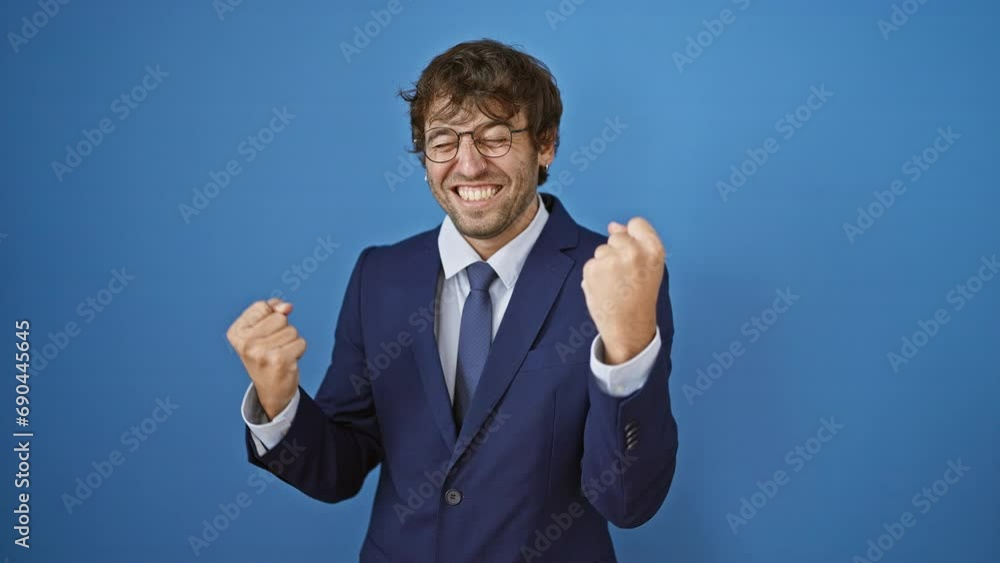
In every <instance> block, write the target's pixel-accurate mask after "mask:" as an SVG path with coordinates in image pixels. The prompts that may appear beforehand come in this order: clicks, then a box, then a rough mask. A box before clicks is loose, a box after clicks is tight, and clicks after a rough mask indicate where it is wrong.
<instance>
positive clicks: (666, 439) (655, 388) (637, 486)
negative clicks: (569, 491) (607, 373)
mask: <svg viewBox="0 0 1000 563" xmlns="http://www.w3.org/2000/svg"><path fill="white" fill-rule="evenodd" d="M656 322H657V326H658V329H659V333H660V338H661V346H660V349H659V350H658V351H657V353H656V359H655V360H654V361H653V367H652V369H651V370H650V372H649V377H648V379H647V380H646V381H645V383H644V384H643V385H642V387H640V388H639V389H638V390H636V391H634V392H633V393H631V394H630V395H627V396H625V397H615V396H613V395H610V394H608V393H606V392H605V391H604V390H602V389H601V387H600V385H599V384H598V382H597V378H596V377H593V376H591V377H590V378H589V381H590V383H589V392H588V395H589V397H590V409H589V411H588V413H587V421H586V427H585V430H584V453H583V460H582V464H581V465H582V474H581V485H582V489H583V492H584V494H585V496H586V497H587V500H588V501H590V503H591V504H592V505H593V506H594V508H596V509H597V511H598V512H600V513H601V514H602V515H603V516H604V517H605V518H607V519H608V521H609V522H611V523H612V524H614V525H615V526H618V527H619V528H634V527H636V526H640V525H642V524H643V523H645V522H646V521H648V520H649V519H650V518H652V517H653V515H655V514H656V512H657V511H658V510H659V509H660V506H661V505H662V504H663V501H664V499H666V496H667V491H668V490H669V489H670V484H671V482H672V481H673V477H674V470H675V468H676V465H677V423H676V422H675V420H674V417H673V414H672V413H671V411H670V392H669V389H668V382H669V378H670V371H671V362H670V350H671V347H672V344H673V338H674V323H673V311H672V309H671V306H670V296H669V278H668V274H667V272H666V267H664V273H663V281H662V282H661V284H660V292H659V295H658V296H657V301H656ZM611 477H613V482H612V483H611V484H610V485H608V481H611V480H612V479H611Z"/></svg>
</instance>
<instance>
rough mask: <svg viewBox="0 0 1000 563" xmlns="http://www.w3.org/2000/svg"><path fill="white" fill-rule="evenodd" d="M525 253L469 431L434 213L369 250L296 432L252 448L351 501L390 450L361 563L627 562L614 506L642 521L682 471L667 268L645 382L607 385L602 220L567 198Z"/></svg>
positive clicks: (326, 495)
mask: <svg viewBox="0 0 1000 563" xmlns="http://www.w3.org/2000/svg"><path fill="white" fill-rule="evenodd" d="M542 197H543V201H544V202H545V205H546V208H547V209H549V212H550V217H549V219H548V221H547V223H546V224H545V227H544V229H543V231H542V233H541V235H540V236H539V238H538V240H537V242H536V243H535V245H534V247H533V248H532V249H531V252H530V254H529V256H528V258H527V261H526V262H525V264H524V268H523V270H522V272H521V274H520V277H519V278H518V281H517V284H516V285H515V286H514V293H513V295H512V296H511V300H510V304H509V305H508V308H507V310H506V312H505V314H504V318H503V321H502V323H501V325H500V327H499V329H498V331H497V334H496V336H495V338H494V341H493V348H492V350H491V352H490V356H489V358H488V360H487V363H486V366H485V368H484V371H483V375H482V378H481V380H480V383H479V386H478V388H477V390H476V393H475V396H474V398H473V401H472V405H471V406H470V410H469V412H468V415H467V417H466V419H465V423H464V424H463V426H462V428H461V432H456V428H455V424H454V422H453V420H452V414H451V406H450V401H449V398H448V391H447V388H446V386H445V381H444V376H443V374H442V369H441V362H440V359H439V356H438V348H437V344H436V341H435V337H434V322H433V318H434V317H433V315H434V311H435V294H436V290H437V281H438V274H439V270H440V269H441V260H440V255H439V253H438V246H437V237H438V229H439V228H435V229H432V230H430V231H426V232H424V233H421V234H418V235H416V236H414V237H411V238H409V239H406V240H404V241H402V242H399V243H396V244H393V245H391V246H379V247H369V248H366V249H365V250H364V251H362V252H361V255H360V257H359V258H358V261H357V263H356V265H355V267H354V271H353V272H352V274H351V278H350V282H349V284H348V287H347V291H346V294H345V297H344V302H343V306H342V308H341V311H340V315H339V318H338V321H337V327H336V333H335V343H334V347H333V354H332V361H331V365H330V367H329V369H328V371H327V373H326V376H325V379H324V380H323V382H322V384H321V385H320V388H319V391H318V392H317V393H316V397H315V399H313V398H311V397H310V396H309V395H308V394H306V392H305V390H303V389H300V393H301V400H300V404H299V407H298V410H297V411H296V413H295V419H294V422H293V423H292V425H291V428H290V429H289V431H288V433H287V435H286V436H285V437H284V439H283V440H282V441H281V443H279V444H278V445H276V446H275V447H274V448H272V449H271V450H269V451H268V452H267V453H266V454H265V455H263V456H258V455H257V451H256V448H255V447H254V444H253V442H252V440H251V438H250V434H249V429H247V435H246V446H247V453H248V456H249V460H250V462H251V463H253V464H255V465H258V466H260V467H263V468H266V469H269V470H270V471H271V472H273V473H275V474H276V475H277V476H278V477H279V478H281V479H282V480H283V481H285V482H287V483H289V484H290V485H292V486H294V487H296V488H297V489H299V490H301V491H302V492H304V493H305V494H307V495H309V496H311V497H314V498H316V499H319V500H322V501H326V502H338V501H341V500H344V499H347V498H350V497H352V496H354V495H356V494H357V493H358V491H359V490H360V489H361V486H362V484H363V482H364V480H365V477H366V476H367V475H368V473H369V472H370V471H371V470H372V469H374V468H375V467H376V466H378V465H379V464H381V470H380V472H379V478H378V487H377V489H376V492H375V500H374V506H373V508H372V512H371V520H370V522H369V527H368V534H367V536H366V537H365V540H364V544H363V546H362V549H361V555H360V556H361V561H362V562H365V563H367V562H372V563H374V562H378V563H383V562H390V561H391V562H417V563H490V562H494V561H496V562H512V561H525V562H557V561H558V562H566V563H586V562H598V561H615V560H616V559H615V554H614V548H613V546H612V543H611V538H610V535H609V532H608V522H611V523H612V524H614V525H616V526H619V527H623V528H631V527H635V526H639V525H640V524H642V523H644V522H646V521H647V520H648V519H649V518H651V517H652V516H653V515H654V514H655V513H656V511H657V510H658V509H659V507H660V506H661V504H662V503H663V501H664V499H665V497H666V495H667V490H668V489H669V487H670V483H671V481H672V480H673V475H674V468H675V462H676V453H677V426H676V423H675V421H674V418H673V416H672V414H671V411H670V397H669V394H668V390H667V381H668V377H669V375H670V369H671V364H670V349H671V344H672V341H673V334H674V329H673V319H672V313H671V308H670V299H669V296H668V279H667V276H666V271H664V278H663V283H662V285H661V287H660V293H659V297H658V301H657V323H658V325H659V329H660V337H661V340H662V346H661V349H660V352H659V355H658V357H657V358H656V361H655V363H654V365H653V368H652V372H651V374H650V376H649V379H648V380H647V381H646V383H645V385H644V386H643V388H642V389H640V390H638V391H636V392H635V393H633V394H631V395H629V396H628V397H624V398H615V397H612V396H610V395H608V394H606V393H604V392H603V391H602V390H601V389H600V388H599V387H598V386H597V384H596V383H595V378H594V376H593V374H592V373H591V370H590V343H591V341H592V340H593V337H594V335H595V334H596V329H595V327H594V323H593V321H592V320H591V318H590V315H589V313H588V311H587V307H586V303H585V300H584V295H583V290H582V288H581V287H580V282H581V279H582V273H581V272H582V268H583V264H584V263H585V262H586V261H587V260H588V259H590V258H591V257H592V256H593V253H594V249H595V248H596V247H597V246H598V245H600V244H602V243H604V242H606V240H607V237H606V236H605V235H601V234H598V233H596V232H593V231H590V230H587V229H584V228H583V227H581V226H579V225H577V224H576V222H574V221H573V219H572V218H571V217H570V216H569V214H568V213H567V212H566V210H565V209H564V208H563V206H562V204H561V203H560V202H559V200H558V199H557V198H555V197H554V196H552V195H550V194H542Z"/></svg>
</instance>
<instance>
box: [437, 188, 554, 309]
mask: <svg viewBox="0 0 1000 563" xmlns="http://www.w3.org/2000/svg"><path fill="white" fill-rule="evenodd" d="M536 197H537V198H538V211H537V212H536V213H535V218H534V219H532V220H531V223H529V224H528V226H527V227H526V228H525V229H524V230H523V231H521V232H520V233H518V235H517V236H516V237H514V239H513V240H511V241H510V242H508V243H507V244H506V245H504V246H503V248H501V249H500V250H498V251H496V252H495V253H493V256H490V259H489V260H487V261H486V262H487V263H488V264H489V265H490V266H492V267H493V270H494V271H496V273H497V276H498V277H499V278H500V281H502V282H503V284H504V285H505V286H507V289H510V288H511V287H513V285H514V282H515V281H517V277H518V275H520V273H521V268H522V267H523V266H524V262H525V261H526V260H527V259H528V253H529V252H531V248H532V247H533V246H534V245H535V241H536V240H538V236H539V235H540V234H542V228H543V227H544V226H545V222H546V221H547V220H548V218H549V211H548V210H547V209H545V202H543V201H542V196H541V195H538V196H536ZM438 251H439V252H440V253H441V266H442V267H443V268H444V277H445V279H448V278H451V277H452V276H454V275H455V274H457V273H458V272H461V271H462V270H464V269H465V268H466V267H467V266H468V265H469V264H472V263H473V262H479V261H480V260H482V258H480V257H479V253H478V252H476V250H475V249H474V248H472V245H470V244H469V241H467V240H465V237H463V236H462V234H461V233H459V232H458V229H457V228H456V227H455V224H454V223H452V221H451V217H449V216H447V215H445V217H444V222H443V223H441V231H440V233H439V234H438Z"/></svg>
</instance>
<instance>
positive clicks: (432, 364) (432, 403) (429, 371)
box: [405, 229, 456, 451]
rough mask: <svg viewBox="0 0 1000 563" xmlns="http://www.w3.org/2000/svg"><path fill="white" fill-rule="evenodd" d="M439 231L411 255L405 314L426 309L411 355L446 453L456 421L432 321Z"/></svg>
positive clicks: (438, 265)
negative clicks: (427, 319)
mask: <svg viewBox="0 0 1000 563" xmlns="http://www.w3.org/2000/svg"><path fill="white" fill-rule="evenodd" d="M437 234H438V230H437V229H435V230H434V231H432V232H431V233H430V234H428V235H427V237H426V241H425V242H426V244H425V245H423V250H422V251H420V252H416V253H414V256H413V260H411V262H410V265H409V268H408V270H407V273H406V274H405V275H406V276H407V277H408V278H410V279H411V280H412V282H413V284H414V288H413V292H412V293H411V295H412V296H413V298H412V299H411V301H410V303H409V304H408V306H407V308H406V309H405V310H406V311H409V314H412V313H417V312H418V311H420V309H421V308H424V309H429V310H430V315H431V317H432V320H431V321H430V324H429V326H428V327H427V329H425V330H424V331H422V332H421V331H416V332H415V335H414V338H413V354H414V359H415V360H416V363H417V370H418V372H419V373H420V381H421V384H422V386H423V388H424V397H425V398H426V400H427V404H428V406H429V408H430V411H431V415H432V416H433V417H434V422H435V423H436V424H437V427H438V430H439V431H440V432H441V438H442V439H443V440H444V443H445V444H446V445H447V447H448V450H449V451H452V450H454V449H455V437H456V429H455V421H454V419H453V418H452V415H451V399H450V398H449V397H448V387H447V386H446V385H445V381H444V370H443V369H442V368H441V356H440V354H439V353H438V346H437V339H436V338H435V336H434V320H436V318H437V311H436V307H435V303H436V298H437V284H438V276H439V275H440V272H441V254H440V252H439V251H438V247H437Z"/></svg>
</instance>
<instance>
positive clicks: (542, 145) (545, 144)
mask: <svg viewBox="0 0 1000 563" xmlns="http://www.w3.org/2000/svg"><path fill="white" fill-rule="evenodd" d="M558 140H559V130H558V129H556V128H554V127H553V128H552V129H549V130H547V131H543V132H542V133H541V134H540V135H539V136H538V162H539V164H541V165H542V166H545V165H546V164H552V161H553V160H554V159H555V157H556V144H557V142H558Z"/></svg>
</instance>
